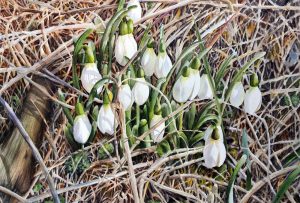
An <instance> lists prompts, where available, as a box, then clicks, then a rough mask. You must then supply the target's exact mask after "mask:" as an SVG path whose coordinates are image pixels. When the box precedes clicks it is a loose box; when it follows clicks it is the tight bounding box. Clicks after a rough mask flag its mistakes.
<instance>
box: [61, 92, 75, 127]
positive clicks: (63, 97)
mask: <svg viewBox="0 0 300 203" xmlns="http://www.w3.org/2000/svg"><path fill="white" fill-rule="evenodd" d="M58 99H59V100H60V101H61V102H63V103H66V99H65V96H64V94H63V93H62V91H61V89H60V88H59V89H58ZM62 109H63V112H64V114H65V115H66V117H67V119H68V122H69V123H70V124H71V125H72V126H73V123H74V119H73V116H72V114H71V111H70V109H68V108H67V107H65V106H62Z"/></svg>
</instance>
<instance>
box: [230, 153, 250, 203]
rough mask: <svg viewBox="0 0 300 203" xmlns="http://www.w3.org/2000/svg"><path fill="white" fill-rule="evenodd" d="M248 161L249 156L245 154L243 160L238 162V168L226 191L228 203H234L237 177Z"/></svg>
mask: <svg viewBox="0 0 300 203" xmlns="http://www.w3.org/2000/svg"><path fill="white" fill-rule="evenodd" d="M246 160H247V155H246V154H243V156H242V157H241V159H240V160H239V161H238V162H237V164H236V167H235V169H234V171H233V174H232V175H231V178H230V181H229V183H228V186H227V190H226V202H227V203H233V202H234V201H233V186H234V181H235V179H236V177H237V174H238V172H239V171H240V169H241V167H242V166H243V165H244V163H245V162H246Z"/></svg>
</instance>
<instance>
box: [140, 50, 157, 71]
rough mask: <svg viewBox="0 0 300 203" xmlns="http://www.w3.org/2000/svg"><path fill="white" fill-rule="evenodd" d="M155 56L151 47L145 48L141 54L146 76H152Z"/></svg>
mask: <svg viewBox="0 0 300 203" xmlns="http://www.w3.org/2000/svg"><path fill="white" fill-rule="evenodd" d="M156 60H157V56H156V54H155V52H154V49H153V48H147V49H146V51H145V52H144V54H143V57H142V60H141V65H142V68H143V69H144V72H145V75H146V76H152V75H153V73H154V70H155V66H156Z"/></svg>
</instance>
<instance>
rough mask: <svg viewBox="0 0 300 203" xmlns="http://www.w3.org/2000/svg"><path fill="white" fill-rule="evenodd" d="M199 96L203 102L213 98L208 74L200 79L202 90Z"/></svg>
mask: <svg viewBox="0 0 300 203" xmlns="http://www.w3.org/2000/svg"><path fill="white" fill-rule="evenodd" d="M198 96H199V99H201V100H204V99H212V98H213V90H212V87H211V85H210V83H209V80H208V75H207V74H203V75H202V76H201V77H200V90H199V93H198Z"/></svg>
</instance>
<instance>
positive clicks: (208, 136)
mask: <svg viewBox="0 0 300 203" xmlns="http://www.w3.org/2000/svg"><path fill="white" fill-rule="evenodd" d="M204 140H205V146H204V149H203V156H204V161H205V166H206V167H207V168H213V167H216V166H217V167H220V166H221V165H222V164H223V163H224V161H225V159H226V149H225V146H224V142H223V132H222V129H221V126H219V125H218V126H216V127H213V126H209V127H208V128H207V129H206V131H205V135H204Z"/></svg>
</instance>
